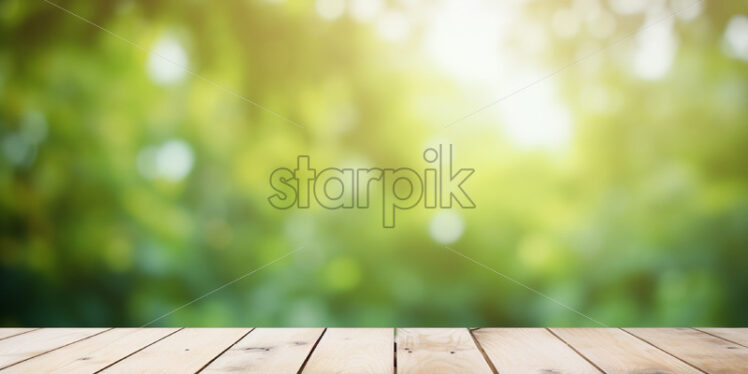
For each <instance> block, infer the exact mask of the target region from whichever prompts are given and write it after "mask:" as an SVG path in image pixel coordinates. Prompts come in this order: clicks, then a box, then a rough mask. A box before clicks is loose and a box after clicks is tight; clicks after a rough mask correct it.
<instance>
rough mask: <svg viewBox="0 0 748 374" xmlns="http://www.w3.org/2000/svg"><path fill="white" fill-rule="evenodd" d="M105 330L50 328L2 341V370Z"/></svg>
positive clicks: (0, 345)
mask: <svg viewBox="0 0 748 374" xmlns="http://www.w3.org/2000/svg"><path fill="white" fill-rule="evenodd" d="M105 330H107V329H101V328H89V329H76V328H49V329H39V330H34V331H30V332H27V333H25V334H21V335H16V336H13V337H10V338H7V339H3V340H0V368H5V367H8V366H10V365H13V364H15V363H18V362H20V361H23V360H26V359H29V358H32V357H35V356H38V355H40V354H42V353H45V352H48V351H51V350H53V349H56V348H59V347H62V346H64V345H67V344H70V343H73V342H75V341H78V340H81V339H85V338H87V337H90V336H92V335H95V334H98V333H101V332H103V331H105Z"/></svg>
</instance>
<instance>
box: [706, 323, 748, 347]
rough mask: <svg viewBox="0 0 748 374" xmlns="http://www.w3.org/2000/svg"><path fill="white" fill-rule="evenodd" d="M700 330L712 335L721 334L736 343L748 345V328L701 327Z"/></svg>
mask: <svg viewBox="0 0 748 374" xmlns="http://www.w3.org/2000/svg"><path fill="white" fill-rule="evenodd" d="M698 330H701V331H704V332H708V333H710V334H712V335H716V336H719V337H720V338H724V339H727V340H730V341H733V342H735V343H738V344H741V345H742V346H743V347H748V328H745V327H743V328H722V327H716V328H699V329H698Z"/></svg>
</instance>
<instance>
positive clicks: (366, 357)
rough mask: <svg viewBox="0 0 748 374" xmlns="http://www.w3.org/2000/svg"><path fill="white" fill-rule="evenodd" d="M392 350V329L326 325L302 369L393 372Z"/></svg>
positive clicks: (322, 372) (306, 371)
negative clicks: (315, 347)
mask: <svg viewBox="0 0 748 374" xmlns="http://www.w3.org/2000/svg"><path fill="white" fill-rule="evenodd" d="M394 353H395V352H394V331H393V329H388V328H352V329H344V328H330V329H327V331H325V334H324V335H323V336H322V339H321V340H320V341H319V344H318V345H317V349H315V350H314V352H312V355H311V357H309V362H307V365H306V367H305V368H304V370H303V372H302V373H303V374H310V373H313V374H317V373H319V374H334V373H371V374H374V373H377V374H387V373H394V371H395V363H394V359H395V358H394Z"/></svg>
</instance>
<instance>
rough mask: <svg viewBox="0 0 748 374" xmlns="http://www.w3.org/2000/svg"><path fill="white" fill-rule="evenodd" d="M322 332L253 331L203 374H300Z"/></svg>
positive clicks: (285, 329) (290, 329)
mask: <svg viewBox="0 0 748 374" xmlns="http://www.w3.org/2000/svg"><path fill="white" fill-rule="evenodd" d="M323 330H324V329H322V328H314V329H295V328H273V329H254V330H252V332H250V333H249V335H247V336H245V337H244V338H243V339H242V340H240V341H239V343H236V344H235V345H234V346H233V347H231V349H229V350H228V351H226V353H224V354H222V355H221V357H219V358H218V359H216V360H215V361H213V362H212V363H211V364H210V365H209V366H208V367H207V368H205V370H204V371H203V373H210V374H218V373H237V372H241V373H256V374H263V373H268V374H283V373H289V374H290V373H297V372H298V371H299V368H301V365H302V364H303V363H304V360H306V358H307V356H309V352H311V350H312V347H314V344H315V343H316V342H317V339H318V338H319V337H320V335H321V334H322V331H323Z"/></svg>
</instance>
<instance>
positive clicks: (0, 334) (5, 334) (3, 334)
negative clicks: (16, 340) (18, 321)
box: [0, 328, 36, 340]
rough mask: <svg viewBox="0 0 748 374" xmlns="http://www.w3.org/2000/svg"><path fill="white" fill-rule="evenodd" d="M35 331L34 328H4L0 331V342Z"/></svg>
mask: <svg viewBox="0 0 748 374" xmlns="http://www.w3.org/2000/svg"><path fill="white" fill-rule="evenodd" d="M32 330H36V329H34V328H4V329H0V340H2V339H5V338H10V337H11V336H16V335H21V334H23V333H27V332H29V331H32Z"/></svg>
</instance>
